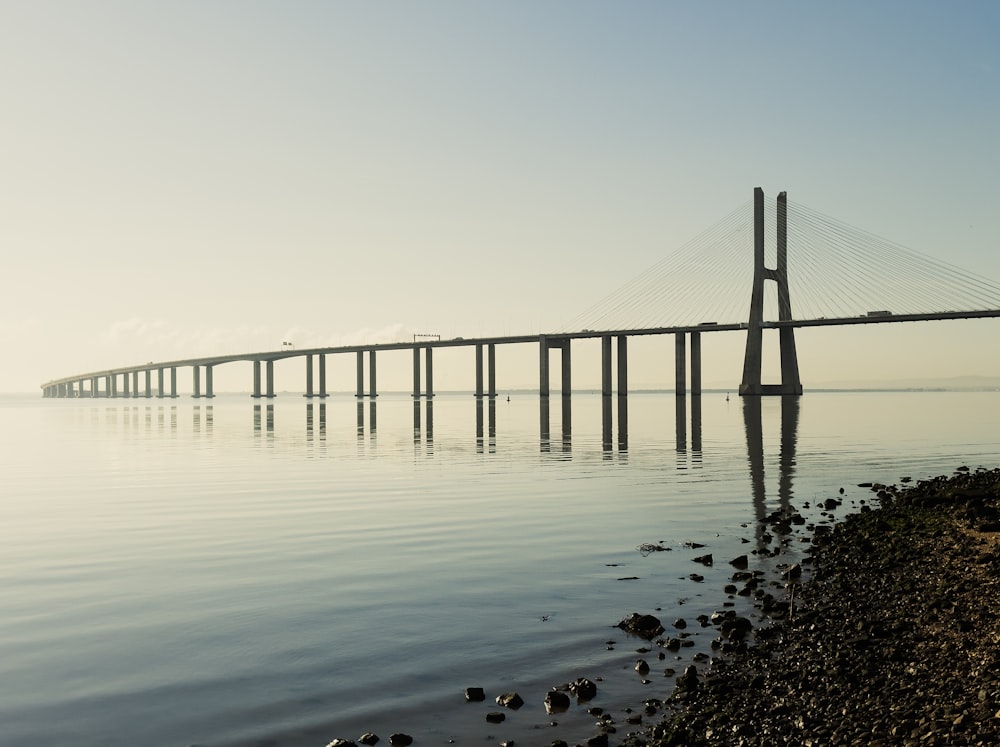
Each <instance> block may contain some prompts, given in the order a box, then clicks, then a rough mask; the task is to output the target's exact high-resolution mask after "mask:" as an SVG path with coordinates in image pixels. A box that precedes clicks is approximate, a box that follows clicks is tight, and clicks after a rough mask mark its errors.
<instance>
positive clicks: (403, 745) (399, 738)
mask: <svg viewBox="0 0 1000 747" xmlns="http://www.w3.org/2000/svg"><path fill="white" fill-rule="evenodd" d="M389 744H390V745H392V747H409V746H410V745H411V744H413V737H411V736H410V735H409V734H403V733H402V732H398V733H396V734H390V735H389Z"/></svg>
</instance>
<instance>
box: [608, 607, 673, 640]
mask: <svg viewBox="0 0 1000 747" xmlns="http://www.w3.org/2000/svg"><path fill="white" fill-rule="evenodd" d="M618 627H619V628H621V629H622V630H627V631H628V632H629V633H632V634H633V635H637V636H639V637H640V638H645V639H646V640H647V641H649V640H652V639H653V638H655V637H656V636H658V635H659V634H660V633H662V632H663V625H661V624H660V620H659V618H658V617H656V616H655V615H640V614H639V613H638V612H633V613H632V616H631V617H628V618H626V619H624V620H622V621H621V622H620V623H618Z"/></svg>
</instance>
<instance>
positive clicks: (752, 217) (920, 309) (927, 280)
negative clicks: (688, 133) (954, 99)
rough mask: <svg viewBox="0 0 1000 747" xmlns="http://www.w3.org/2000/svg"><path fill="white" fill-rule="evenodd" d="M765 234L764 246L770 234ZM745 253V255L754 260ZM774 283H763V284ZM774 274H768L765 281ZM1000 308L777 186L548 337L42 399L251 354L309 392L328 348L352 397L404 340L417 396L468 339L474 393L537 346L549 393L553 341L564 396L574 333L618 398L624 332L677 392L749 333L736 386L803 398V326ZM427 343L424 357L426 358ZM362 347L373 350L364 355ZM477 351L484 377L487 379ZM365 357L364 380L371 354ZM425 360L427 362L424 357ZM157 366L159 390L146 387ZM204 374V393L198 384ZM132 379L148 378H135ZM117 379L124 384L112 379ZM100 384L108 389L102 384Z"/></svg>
mask: <svg viewBox="0 0 1000 747" xmlns="http://www.w3.org/2000/svg"><path fill="white" fill-rule="evenodd" d="M768 236H773V237H774V239H773V243H772V244H770V246H769V245H768V242H767V237H768ZM751 256H752V261H750V257H751ZM769 281H770V282H769ZM772 283H773V284H772ZM996 316H1000V285H998V284H997V283H994V282H992V281H989V280H986V279H984V278H981V277H977V276H975V275H973V274H971V273H968V272H965V271H963V270H961V269H959V268H957V267H955V266H953V265H950V264H948V263H946V262H944V261H942V260H940V259H937V258H933V257H929V256H927V255H923V254H919V253H917V252H914V251H912V250H909V249H907V248H905V247H902V246H900V245H898V244H895V243H893V242H891V241H888V240H886V239H883V238H881V237H878V236H875V235H874V234H870V233H867V232H865V231H863V230H861V229H858V228H855V227H853V226H850V225H848V224H846V223H843V222H840V221H838V220H836V219H834V218H831V217H829V216H826V215H823V214H822V213H819V212H817V211H814V210H811V209H809V208H807V207H805V206H801V205H796V204H795V203H789V202H788V200H787V198H786V194H785V193H784V192H782V193H781V194H779V195H778V198H777V200H776V204H775V208H774V210H772V211H768V210H766V209H765V201H764V193H763V191H762V190H761V189H759V188H757V189H755V190H754V197H753V200H752V201H750V202H748V203H747V204H745V205H743V206H741V207H740V208H738V209H737V210H735V211H733V212H732V213H730V214H729V215H727V216H726V217H724V218H723V219H722V220H720V221H719V222H718V223H716V224H715V225H713V226H712V227H710V228H709V229H707V230H705V231H704V232H702V233H701V234H700V235H698V236H697V237H695V238H694V239H693V240H691V241H690V242H688V243H687V244H685V245H684V246H682V247H681V248H680V249H678V250H677V251H676V252H674V253H672V254H670V255H669V256H667V257H665V258H664V259H663V260H661V261H660V262H658V263H657V264H656V265H654V266H653V267H651V268H649V269H648V270H646V271H644V272H642V273H640V274H638V275H637V276H636V277H635V278H634V279H632V280H631V281H629V282H628V283H626V284H625V285H624V286H622V287H621V288H619V289H618V290H617V291H615V292H614V293H612V294H610V295H609V296H607V297H605V298H604V299H601V300H600V301H598V302H597V303H596V304H594V305H593V306H591V307H589V308H588V309H586V310H585V311H583V312H582V313H580V314H578V315H577V316H575V317H573V318H572V319H571V320H570V321H569V322H567V323H565V324H564V325H563V327H562V329H559V330H556V331H554V332H552V333H548V334H532V335H515V336H504V337H488V338H481V339H463V338H455V339H452V340H440V339H437V340H433V339H420V340H418V339H417V336H415V337H414V339H413V340H412V341H407V342H397V343H383V344H368V345H348V346H339V347H325V348H311V349H301V350H295V349H282V350H280V351H261V352H255V353H241V354H232V355H219V356H208V357H201V358H191V359H184V360H175V361H166V362H160V363H153V362H150V363H146V364H142V365H136V366H129V367H122V368H116V369H108V370H104V371H95V372H90V373H84V374H76V375H73V376H67V377H64V378H59V379H53V380H52V381H49V382H46V383H45V384H42V391H43V394H44V396H46V397H87V396H89V397H97V396H105V397H140V396H146V397H151V396H157V397H175V396H177V369H178V368H188V367H189V368H191V369H192V394H193V396H195V397H201V396H206V397H211V396H213V395H214V391H213V368H214V367H215V366H218V365H221V364H223V363H230V362H234V361H249V362H251V363H252V364H253V396H254V397H273V396H274V364H275V362H277V361H280V360H283V359H286V358H304V359H305V363H306V370H305V387H304V395H305V396H306V397H325V396H327V386H326V356H327V355H335V354H351V353H353V354H354V355H355V356H356V358H357V388H356V396H357V397H359V398H360V397H374V396H376V395H377V376H376V354H377V353H378V352H380V351H390V350H400V349H411V350H412V352H413V396H414V397H425V396H433V394H434V388H433V350H434V349H435V348H438V347H472V348H474V352H475V367H476V368H475V370H476V375H475V389H474V392H473V393H474V394H475V395H476V396H477V397H491V398H492V397H495V396H496V393H497V386H496V366H495V361H496V347H497V345H504V344H517V343H520V344H523V343H537V344H538V345H539V393H540V395H541V396H542V397H548V396H549V394H550V387H549V353H550V351H551V350H553V349H557V350H559V351H561V356H562V360H561V363H562V365H561V369H562V381H561V387H560V389H561V392H562V393H563V394H564V395H567V394H569V392H570V386H571V376H572V374H571V355H570V351H571V343H572V341H573V340H575V339H580V338H601V340H602V392H603V394H605V395H611V394H612V358H613V356H612V352H613V350H612V349H613V341H614V342H616V346H615V347H616V348H617V356H616V357H617V391H618V393H619V394H624V393H626V392H627V370H628V354H627V341H628V338H629V337H634V336H641V335H667V334H672V335H675V338H676V340H675V355H676V358H675V376H676V378H675V388H676V390H677V392H678V394H681V393H685V392H686V391H687V386H688V382H687V372H688V363H687V356H688V352H690V388H691V393H692V394H700V392H701V335H702V334H703V333H721V332H734V331H743V332H745V333H746V352H745V357H744V366H743V377H742V383H741V385H740V393H741V394H743V395H768V394H801V393H802V383H801V381H800V378H799V372H798V360H797V354H796V350H795V339H794V330H795V328H797V327H809V326H843V325H854V324H885V323H897V322H919V321H930V320H941V319H968V318H977V317H996ZM765 330H776V331H777V334H778V336H779V354H780V370H781V381H780V382H779V383H764V382H762V381H761V364H762V360H761V359H762V355H763V342H762V340H763V334H764V331H765ZM421 351H423V355H421ZM366 353H367V356H366V355H365V354H366ZM484 353H485V359H486V371H485V373H486V376H485V378H484ZM366 357H367V361H368V365H367V374H368V375H367V385H368V386H367V390H366V388H365V383H366V376H365V358H366ZM421 358H423V365H421ZM153 372H156V378H157V386H156V388H155V395H154V388H153V385H152V375H153ZM202 372H204V375H205V376H204V389H203V387H202ZM140 376H141V377H142V380H143V381H142V383H143V384H144V386H141V385H140ZM119 381H120V382H121V386H120V387H119ZM102 384H103V389H102Z"/></svg>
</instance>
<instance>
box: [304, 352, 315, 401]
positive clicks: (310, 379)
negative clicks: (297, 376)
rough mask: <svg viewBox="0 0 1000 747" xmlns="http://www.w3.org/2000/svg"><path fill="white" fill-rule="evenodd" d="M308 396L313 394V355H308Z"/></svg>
mask: <svg viewBox="0 0 1000 747" xmlns="http://www.w3.org/2000/svg"><path fill="white" fill-rule="evenodd" d="M306 396H307V397H312V396H313V357H312V355H311V354H309V355H306Z"/></svg>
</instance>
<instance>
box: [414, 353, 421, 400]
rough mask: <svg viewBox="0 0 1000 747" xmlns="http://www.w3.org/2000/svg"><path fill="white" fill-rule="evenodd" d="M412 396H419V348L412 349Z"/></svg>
mask: <svg viewBox="0 0 1000 747" xmlns="http://www.w3.org/2000/svg"><path fill="white" fill-rule="evenodd" d="M413 396H414V397H419V396H420V348H418V347H416V346H414V347H413Z"/></svg>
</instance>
